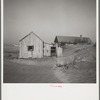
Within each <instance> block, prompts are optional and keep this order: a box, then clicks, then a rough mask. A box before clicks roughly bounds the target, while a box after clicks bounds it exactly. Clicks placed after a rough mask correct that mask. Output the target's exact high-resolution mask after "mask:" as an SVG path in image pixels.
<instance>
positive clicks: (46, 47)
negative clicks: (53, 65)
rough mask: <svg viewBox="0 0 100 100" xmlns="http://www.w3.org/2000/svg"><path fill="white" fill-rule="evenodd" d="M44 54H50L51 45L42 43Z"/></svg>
mask: <svg viewBox="0 0 100 100" xmlns="http://www.w3.org/2000/svg"><path fill="white" fill-rule="evenodd" d="M44 56H51V45H50V44H47V43H44Z"/></svg>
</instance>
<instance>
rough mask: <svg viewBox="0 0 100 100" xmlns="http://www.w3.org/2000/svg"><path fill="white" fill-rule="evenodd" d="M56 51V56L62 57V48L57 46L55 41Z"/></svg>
mask: <svg viewBox="0 0 100 100" xmlns="http://www.w3.org/2000/svg"><path fill="white" fill-rule="evenodd" d="M56 53H57V57H62V55H63V48H62V47H61V46H59V45H58V43H56Z"/></svg>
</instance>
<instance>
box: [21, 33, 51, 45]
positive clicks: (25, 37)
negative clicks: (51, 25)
mask: <svg viewBox="0 0 100 100" xmlns="http://www.w3.org/2000/svg"><path fill="white" fill-rule="evenodd" d="M30 34H34V35H35V36H36V37H38V38H39V39H40V40H41V41H43V40H42V39H41V38H40V37H39V36H37V35H36V34H35V33H34V32H30V33H29V34H27V35H26V36H24V37H23V38H22V39H21V40H19V42H21V41H22V40H23V39H25V38H26V37H27V36H29V35H30ZM43 42H44V41H43ZM44 43H46V44H49V45H51V44H50V43H47V42H44Z"/></svg>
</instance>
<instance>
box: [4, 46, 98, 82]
mask: <svg viewBox="0 0 100 100" xmlns="http://www.w3.org/2000/svg"><path fill="white" fill-rule="evenodd" d="M69 55H70V56H69ZM17 57H18V52H12V51H9V52H8V51H6V52H5V53H4V83H96V48H95V47H93V46H91V45H90V46H89V45H72V46H66V48H65V49H64V56H63V57H61V58H56V57H44V58H41V59H17ZM75 57H77V60H76V61H77V62H76V63H75V65H74V66H73V65H72V62H73V60H74V58H75ZM58 64H61V66H60V67H58Z"/></svg>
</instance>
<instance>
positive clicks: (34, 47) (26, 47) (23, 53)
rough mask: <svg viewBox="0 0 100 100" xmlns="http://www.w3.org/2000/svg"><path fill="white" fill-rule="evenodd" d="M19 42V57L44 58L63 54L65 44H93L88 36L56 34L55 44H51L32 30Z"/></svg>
mask: <svg viewBox="0 0 100 100" xmlns="http://www.w3.org/2000/svg"><path fill="white" fill-rule="evenodd" d="M19 43H20V51H19V58H43V57H44V56H52V55H56V56H58V57H60V56H62V54H63V45H65V44H74V45H75V44H78V43H82V44H83V43H85V44H91V40H90V38H88V37H82V35H80V37H72V36H70V37H69V36H56V37H55V40H54V44H49V43H46V42H44V41H43V40H42V39H41V38H40V37H39V36H37V35H36V34H35V33H33V32H31V33H29V34H28V35H26V36H25V37H23V38H22V39H21V40H20V41H19Z"/></svg>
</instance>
